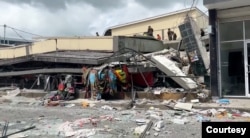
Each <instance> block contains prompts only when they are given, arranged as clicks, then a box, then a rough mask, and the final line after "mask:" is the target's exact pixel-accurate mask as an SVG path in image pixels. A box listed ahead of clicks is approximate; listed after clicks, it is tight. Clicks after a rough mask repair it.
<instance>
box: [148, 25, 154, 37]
mask: <svg viewBox="0 0 250 138" xmlns="http://www.w3.org/2000/svg"><path fill="white" fill-rule="evenodd" d="M153 32H154V29H153V28H152V27H151V26H148V32H147V33H148V36H153Z"/></svg>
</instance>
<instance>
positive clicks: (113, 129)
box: [0, 97, 250, 138]
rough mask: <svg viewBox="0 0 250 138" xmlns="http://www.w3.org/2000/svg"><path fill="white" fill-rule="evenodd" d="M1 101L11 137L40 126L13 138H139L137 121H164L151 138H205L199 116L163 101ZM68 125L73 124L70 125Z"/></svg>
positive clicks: (1, 115) (0, 111) (1, 114)
mask: <svg viewBox="0 0 250 138" xmlns="http://www.w3.org/2000/svg"><path fill="white" fill-rule="evenodd" d="M0 101H1V102H0V127H3V125H4V121H5V120H8V121H9V122H10V125H9V130H8V134H9V133H11V132H16V131H17V130H20V129H22V128H26V127H29V126H33V125H34V126H36V128H35V129H32V130H29V131H26V132H22V133H19V134H18V135H13V136H12V137H14V136H15V137H29V138H33V137H44V138H48V137H50V138H53V137H64V136H65V133H67V134H68V135H70V133H71V135H72V133H74V134H75V135H74V137H77V136H80V135H83V134H89V135H91V134H92V136H89V137H92V138H100V137H103V138H112V137H114V138H117V137H126V138H133V137H138V135H135V134H134V130H135V128H136V127H138V126H139V125H138V124H137V123H136V120H137V121H144V120H152V121H153V123H154V124H155V123H156V122H158V121H159V120H161V121H163V124H164V127H163V128H161V129H160V132H157V131H155V130H154V126H152V127H151V129H150V135H148V136H147V137H148V138H150V137H155V136H154V133H156V132H157V133H158V134H159V135H158V136H157V137H161V138H165V137H171V138H180V137H184V136H185V137H186V138H200V137H201V123H200V122H198V121H197V116H198V114H197V113H193V112H189V111H177V110H169V109H167V108H161V109H158V108H157V106H156V105H159V104H161V105H162V106H163V107H164V102H162V101H149V100H145V99H144V100H138V101H137V105H136V106H135V108H132V109H130V110H126V109H125V108H124V105H126V103H128V101H98V102H96V101H88V102H89V103H90V105H91V106H92V107H86V108H83V107H82V106H81V104H79V103H81V102H82V101H83V100H81V99H78V100H76V101H71V102H64V103H63V104H62V105H59V106H42V105H40V101H39V100H37V99H30V98H24V97H12V98H10V99H3V98H0ZM84 101H86V100H84ZM72 103H75V104H74V106H72V107H67V106H69V105H71V104H72ZM104 105H110V106H111V107H114V105H116V106H115V107H116V109H112V110H109V109H108V107H110V106H106V107H107V108H106V109H103V108H102V107H103V106H104ZM198 105H200V104H198ZM201 105H202V104H201ZM149 108H150V109H149ZM201 111H202V110H201ZM236 112H237V111H236ZM89 118H92V120H93V122H94V123H90V122H89V120H88V119H89ZM207 118H209V119H210V120H211V121H250V120H249V118H242V117H231V116H229V115H226V116H218V117H207ZM79 119H80V120H79ZM138 119H139V120H138ZM174 119H180V121H185V120H187V122H186V124H177V122H174ZM67 121H69V122H68V123H67ZM70 122H71V123H70ZM95 124H96V125H95ZM62 125H64V127H62ZM70 130H72V131H70ZM9 138H11V137H9Z"/></svg>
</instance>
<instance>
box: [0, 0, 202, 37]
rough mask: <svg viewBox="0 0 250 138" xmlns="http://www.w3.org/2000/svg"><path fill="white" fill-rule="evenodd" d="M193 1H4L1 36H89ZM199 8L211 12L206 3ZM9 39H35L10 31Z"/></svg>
mask: <svg viewBox="0 0 250 138" xmlns="http://www.w3.org/2000/svg"><path fill="white" fill-rule="evenodd" d="M192 1H193V0H0V9H1V10H0V17H1V18H0V36H1V37H3V35H4V31H3V30H4V29H3V28H4V27H3V25H4V24H6V25H7V26H10V27H13V28H16V29H20V30H23V31H26V32H30V33H33V34H38V35H41V36H89V35H95V32H99V34H100V35H103V33H104V31H105V30H106V29H107V28H109V27H111V26H114V25H119V24H123V23H127V22H131V21H135V20H140V19H144V18H147V17H152V16H155V15H159V14H164V13H168V12H172V11H176V10H180V9H184V8H190V6H191V4H192ZM197 7H198V8H200V9H201V10H202V11H207V9H206V8H205V7H204V6H203V0H199V1H198V2H197ZM6 37H16V38H18V37H19V38H20V37H24V38H25V39H27V38H31V37H35V36H33V35H28V34H25V33H22V32H20V31H17V30H16V32H15V31H14V30H13V29H10V28H7V29H6Z"/></svg>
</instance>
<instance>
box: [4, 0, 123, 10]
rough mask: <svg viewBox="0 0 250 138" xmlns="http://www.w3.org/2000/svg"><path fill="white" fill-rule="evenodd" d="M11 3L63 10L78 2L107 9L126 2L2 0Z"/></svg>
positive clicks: (119, 0) (102, 0) (108, 0)
mask: <svg viewBox="0 0 250 138" xmlns="http://www.w3.org/2000/svg"><path fill="white" fill-rule="evenodd" d="M3 1H5V2H8V3H11V4H28V5H31V6H34V7H40V6H43V7H45V8H47V9H49V10H51V11H55V10H63V9H66V8H67V5H71V4H80V5H91V6H93V7H94V8H96V9H97V10H103V11H107V10H109V9H114V8H119V7H122V6H124V4H126V3H125V2H126V1H124V0H3Z"/></svg>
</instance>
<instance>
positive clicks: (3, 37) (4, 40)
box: [3, 24, 6, 44]
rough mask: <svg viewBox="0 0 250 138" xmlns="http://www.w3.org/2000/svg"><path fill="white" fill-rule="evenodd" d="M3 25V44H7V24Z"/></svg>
mask: <svg viewBox="0 0 250 138" xmlns="http://www.w3.org/2000/svg"><path fill="white" fill-rule="evenodd" d="M3 27H4V34H3V44H5V35H6V24H4V25H3Z"/></svg>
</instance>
